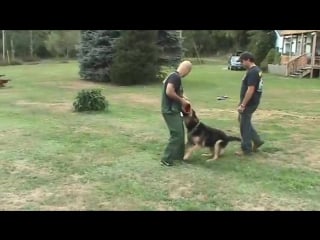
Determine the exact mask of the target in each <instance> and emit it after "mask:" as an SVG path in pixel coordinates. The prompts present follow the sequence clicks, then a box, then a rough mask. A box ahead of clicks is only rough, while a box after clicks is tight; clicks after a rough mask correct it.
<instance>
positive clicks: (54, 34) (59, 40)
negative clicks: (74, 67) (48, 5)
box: [45, 30, 80, 58]
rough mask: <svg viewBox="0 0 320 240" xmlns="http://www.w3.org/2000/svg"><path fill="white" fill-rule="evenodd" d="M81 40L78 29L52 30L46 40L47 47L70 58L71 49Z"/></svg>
mask: <svg viewBox="0 0 320 240" xmlns="http://www.w3.org/2000/svg"><path fill="white" fill-rule="evenodd" d="M79 41H80V32H79V31H76V30H58V31H51V32H50V34H49V36H48V39H47V40H46V41H45V44H46V47H47V49H48V50H49V51H50V52H51V53H52V54H54V55H56V56H57V57H58V56H64V57H65V58H69V53H70V51H72V50H74V49H75V47H76V45H77V44H78V43H79Z"/></svg>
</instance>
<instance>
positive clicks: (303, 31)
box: [277, 30, 320, 36]
mask: <svg viewBox="0 0 320 240" xmlns="http://www.w3.org/2000/svg"><path fill="white" fill-rule="evenodd" d="M277 31H278V32H280V35H281V36H284V35H292V34H302V33H309V32H320V30H280V31H279V30H277Z"/></svg>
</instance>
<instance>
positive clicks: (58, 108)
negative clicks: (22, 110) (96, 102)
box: [16, 100, 73, 112]
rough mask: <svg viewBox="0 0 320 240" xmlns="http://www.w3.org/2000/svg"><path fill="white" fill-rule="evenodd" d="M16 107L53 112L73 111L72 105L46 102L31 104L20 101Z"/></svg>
mask: <svg viewBox="0 0 320 240" xmlns="http://www.w3.org/2000/svg"><path fill="white" fill-rule="evenodd" d="M16 105H19V106H27V107H31V108H32V107H34V108H41V109H48V110H50V111H53V112H70V111H72V110H73V106H72V103H66V102H61V103H45V102H29V101H26V100H19V101H17V102H16Z"/></svg>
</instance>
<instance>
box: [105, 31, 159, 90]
mask: <svg viewBox="0 0 320 240" xmlns="http://www.w3.org/2000/svg"><path fill="white" fill-rule="evenodd" d="M157 34H158V32H157V31H152V30H127V31H123V32H122V36H121V38H120V39H119V41H118V43H117V45H116V50H115V57H114V62H113V64H112V66H111V71H110V76H111V82H112V83H115V84H117V85H135V84H146V83H152V82H155V81H157V80H158V79H157V75H158V73H159V70H160V66H159V47H158V46H157Z"/></svg>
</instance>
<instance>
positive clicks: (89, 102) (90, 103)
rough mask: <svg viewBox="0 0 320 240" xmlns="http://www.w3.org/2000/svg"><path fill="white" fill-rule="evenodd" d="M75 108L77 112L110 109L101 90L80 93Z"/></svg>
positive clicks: (86, 90) (85, 90) (88, 90)
mask: <svg viewBox="0 0 320 240" xmlns="http://www.w3.org/2000/svg"><path fill="white" fill-rule="evenodd" d="M73 106H74V109H75V111H76V112H84V111H103V110H107V109H108V101H107V100H106V99H105V97H104V96H103V95H102V94H101V89H83V90H81V91H80V92H79V93H78V95H77V97H76V99H75V101H74V102H73Z"/></svg>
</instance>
